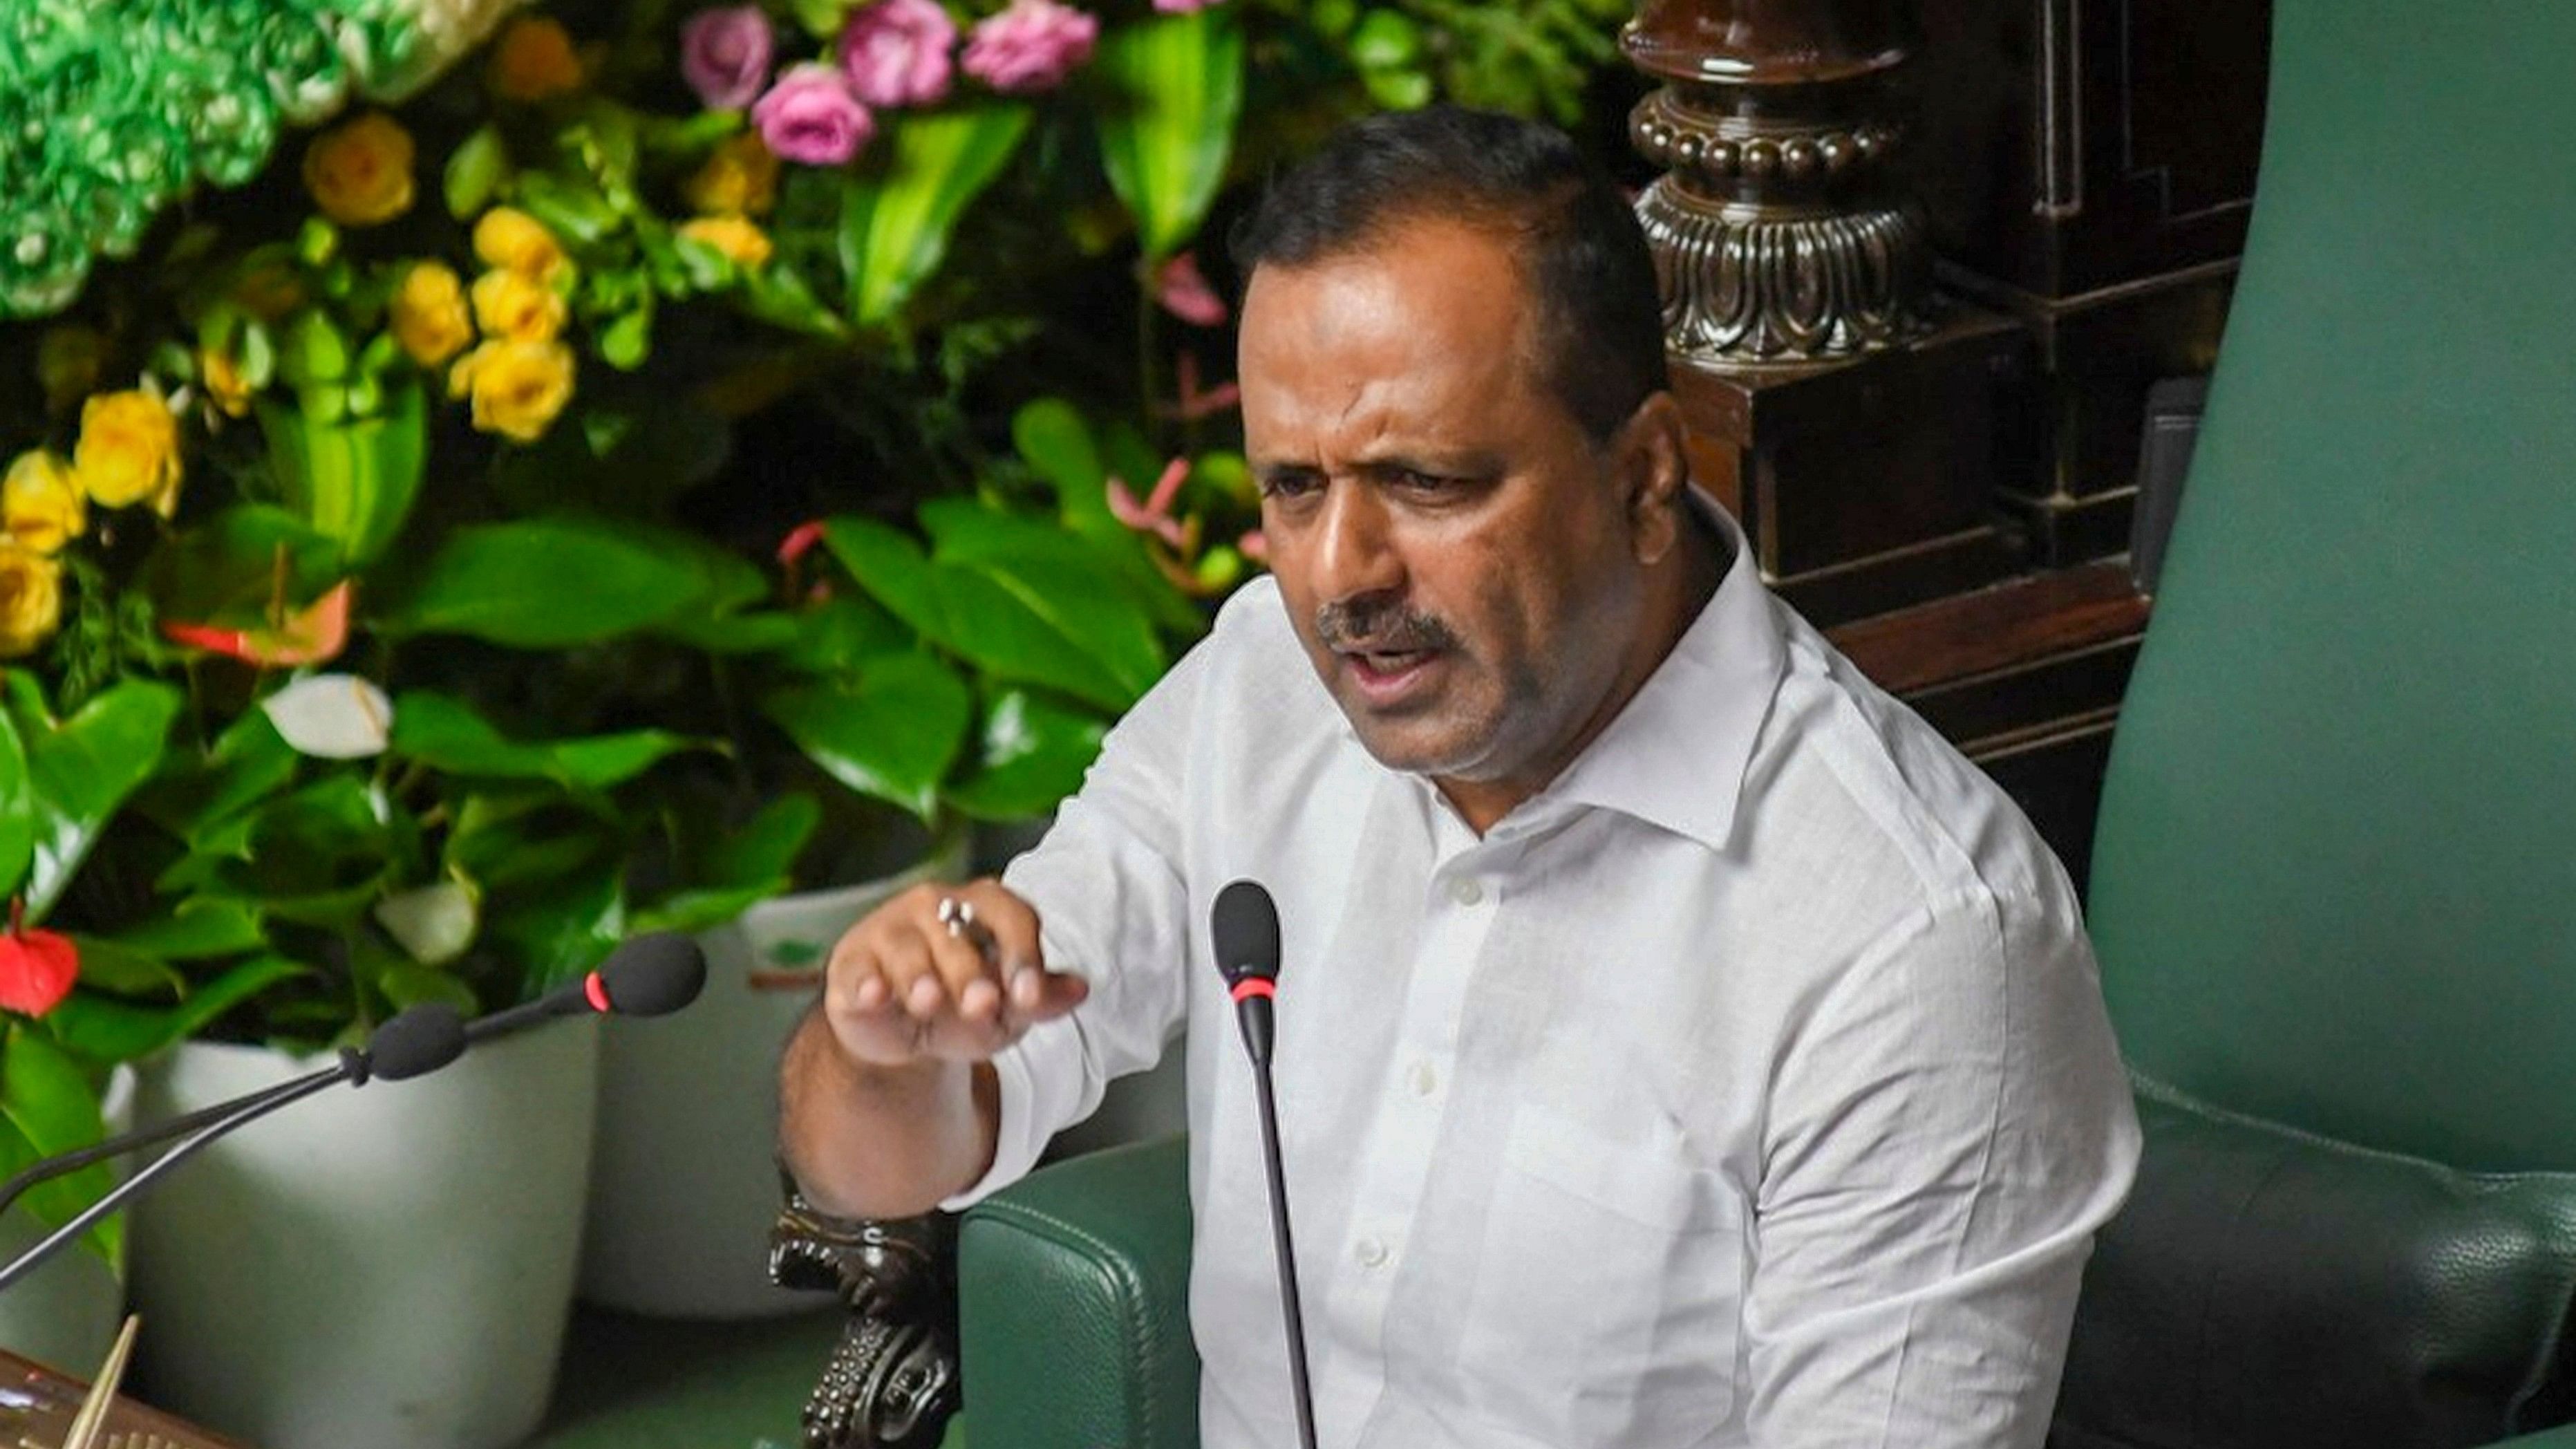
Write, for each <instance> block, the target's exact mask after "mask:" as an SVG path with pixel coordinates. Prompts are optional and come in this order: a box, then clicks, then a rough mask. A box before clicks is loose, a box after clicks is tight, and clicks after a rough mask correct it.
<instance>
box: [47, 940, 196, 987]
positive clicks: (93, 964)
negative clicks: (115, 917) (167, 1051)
mask: <svg viewBox="0 0 2576 1449" xmlns="http://www.w3.org/2000/svg"><path fill="white" fill-rule="evenodd" d="M72 944H73V945H75V946H77V947H79V949H80V983H81V985H83V986H94V987H96V988H98V989H99V990H101V991H113V992H115V993H116V994H117V995H119V996H169V997H172V998H176V997H177V996H178V995H179V994H180V992H182V991H183V990H185V989H186V988H187V984H188V983H187V980H186V978H184V977H182V976H181V975H180V974H179V973H178V972H177V971H175V970H172V969H171V967H170V964H169V963H168V962H166V961H163V960H161V959H160V958H159V957H157V956H152V955H149V954H147V953H145V952H142V951H137V950H135V949H133V948H132V947H130V946H126V945H123V944H121V943H119V942H115V941H109V940H103V939H101V938H99V937H96V936H83V935H74V936H73V937H72Z"/></svg>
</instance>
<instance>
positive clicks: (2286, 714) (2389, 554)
mask: <svg viewBox="0 0 2576 1449" xmlns="http://www.w3.org/2000/svg"><path fill="white" fill-rule="evenodd" d="M2272 54H2273V80H2272V90H2271V95H2270V102H2269V105H2270V111H2269V120H2268V123H2267V124H2268V129H2267V131H2266V134H2265V138H2264V152H2263V165H2262V173H2261V181H2260V186H2259V188H2258V191H2257V196H2256V202H2255V211H2254V221H2253V230H2252V235H2251V237H2250V238H2249V240H2248V243H2247V249H2246V256H2245V263H2244V274H2243V278H2242V282H2241V285H2240V287H2239V290H2238V292H2237V294H2236V301H2235V308H2234V312H2233V314H2232V316H2231V318H2230V320H2229V323H2228V330H2227V338H2226V343H2225V346H2224V348H2223V349H2222V351H2221V354H2220V360H2219V365H2218V371H2217V375H2216V378H2215V380H2214V382H2213V385H2212V390H2211V397H2210V402H2209V411H2208V415H2207V419H2206V422H2205V425H2204V428H2203V430H2202V433H2201V436H2200V441H2199V444H2198V450H2197V452H2196V454H2195V455H2194V458H2193V463H2192V471H2191V477H2190V482H2189V485H2188V489H2187V491H2186V494H2185V498H2184V501H2183V505H2182V515H2181V518H2180V520H2179V522H2178V524H2177V526H2176V530H2175V535H2174V538H2173V541H2172V545H2171V551H2170V553H2169V554H2168V556H2167V559H2166V562H2165V565H2164V572H2163V576H2162V579H2161V591H2160V596H2159V598H2158V599H2157V603H2156V614H2155V619H2154V622H2153V624H2152V625H2151V626H2150V627H2149V630H2148V636H2147V643H2146V648H2145V652H2144V654H2143V656H2142V658H2141V659H2140V661H2139V665H2138V671H2137V675H2136V679H2135V681H2134V683H2133V684H2132V686H2131V690H2130V694H2129V699H2128V703H2127V705H2126V706H2125V708H2124V710H2123V713H2122V716H2121V720H2120V727H2119V734H2118V738H2117V741H2116V744H2115V746H2114V750H2113V754H2112V761H2111V775H2110V780H2109V783H2108V786H2107V789H2106V792H2105V798H2104V801H2103V807H2102V817H2101V824H2100V827H2099V831H2098V834H2097V837H2096V845H2095V854H2094V865H2093V877H2092V879H2093V887H2092V890H2093V926H2094V935H2095V940H2096V943H2097V945H2098V946H2099V948H2100V952H2101V956H2102V966H2103V980H2104V989H2105V992H2106V994H2107V995H2108V997H2109V999H2110V1003H2111V1009H2112V1015H2113V1018H2114V1021H2115V1022H2116V1024H2117V1026H2118V1028H2119V1031H2120V1035H2121V1040H2122V1044H2123V1047H2124V1049H2125V1050H2126V1051H2127V1053H2128V1055H2129V1057H2130V1060H2131V1062H2132V1063H2133V1065H2134V1066H2136V1067H2137V1068H2138V1069H2140V1070H2142V1071H2144V1072H2146V1073H2148V1074H2149V1075H2151V1076H2155V1077H2159V1078H2162V1079H2164V1080H2166V1081H2168V1082H2170V1083H2172V1084H2174V1085H2176V1086H2179V1087H2181V1088H2183V1089H2185V1090H2187V1091H2190V1092H2192V1093H2194V1094H2196V1095H2198V1096H2200V1097H2202V1098H2204V1099H2208V1100H2211V1101H2214V1102H2217V1103H2220V1104H2223V1105H2226V1106H2230V1107H2234V1108H2238V1109H2240V1110H2244V1111H2249V1112H2254V1113H2257V1114H2260V1115H2263V1116H2266V1117H2270V1118H2273V1119H2275V1120H2280V1121H2284V1122H2288V1123H2291V1124H2294V1125H2298V1126H2302V1127H2306V1128H2309V1129H2311V1130H2314V1131H2319V1132H2323V1133H2327V1134H2329V1135H2333V1136H2336V1137H2341V1138H2344V1139H2346V1140H2350V1141H2355V1142H2360V1143H2364V1144H2368V1145H2372V1146H2377V1147H2384V1148H2389V1149H2392V1150H2399V1151H2406V1152H2412V1153H2415V1154H2418V1155H2423V1156H2429V1157H2432V1158H2435V1159H2437V1160H2440V1161H2444V1162H2448V1163H2450V1164H2452V1165H2454V1166H2459V1167H2518V1168H2540V1167H2552V1168H2576V0H2456V3H2447V4H2425V3H2422V0H2279V4H2278V7H2277V10H2276V15H2275V32H2274V42H2273V52H2272Z"/></svg>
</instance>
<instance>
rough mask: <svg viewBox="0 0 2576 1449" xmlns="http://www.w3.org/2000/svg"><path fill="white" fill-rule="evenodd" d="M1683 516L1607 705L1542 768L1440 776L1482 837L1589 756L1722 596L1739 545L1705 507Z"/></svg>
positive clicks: (1446, 793) (1445, 791)
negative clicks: (1477, 776) (1490, 775)
mask: <svg viewBox="0 0 2576 1449" xmlns="http://www.w3.org/2000/svg"><path fill="white" fill-rule="evenodd" d="M1682 518H1683V519H1684V526H1683V532H1682V539H1681V543H1680V545H1679V546H1678V547H1676V548H1675V549H1674V550H1673V552H1672V554H1671V555H1669V556H1668V557H1667V558H1666V560H1665V561H1664V563H1663V564H1662V565H1660V566H1658V567H1657V568H1656V569H1655V570H1653V571H1652V572H1651V573H1650V574H1649V576H1648V580H1647V601H1646V608H1645V611H1644V615H1643V618H1642V621H1641V623H1640V627H1639V629H1638V636H1637V647H1636V648H1634V649H1632V650H1630V651H1629V656H1628V660H1627V662H1626V664H1625V665H1624V666H1623V667H1622V668H1621V669H1620V671H1619V673H1618V675H1617V676H1616V677H1615V678H1614V679H1612V681H1611V684H1610V688H1609V689H1608V690H1607V691H1605V692H1604V693H1603V695H1602V697H1601V703H1600V705H1599V707H1597V708H1596V709H1594V710H1593V712H1592V714H1591V715H1590V716H1589V717H1587V718H1586V719H1585V721H1584V725H1583V728H1582V729H1580V730H1578V731H1576V732H1575V734H1574V735H1573V736H1572V737H1571V738H1570V739H1569V740H1568V741H1567V742H1566V743H1565V744H1564V745H1563V746H1561V747H1560V748H1559V749H1558V750H1557V751H1556V752H1555V753H1554V754H1553V755H1551V756H1550V757H1549V759H1548V760H1547V762H1546V763H1545V764H1544V765H1543V766H1541V767H1540V768H1539V769H1536V770H1532V771H1528V772H1526V773H1524V774H1522V775H1520V776H1518V777H1516V778H1513V779H1508V780H1441V779H1435V780H1433V781H1432V783H1433V784H1434V785H1437V786H1438V787H1439V789H1440V793H1441V795H1442V796H1443V797H1444V798H1446V799H1447V800H1448V802H1449V805H1450V808H1451V809H1453V810H1455V811H1457V812H1458V818H1459V819H1460V820H1462V821H1464V822H1465V823H1466V825H1467V828H1468V829H1470V830H1473V831H1474V832H1476V834H1477V835H1478V836H1479V837H1481V836H1483V835H1484V834H1485V833H1486V832H1487V831H1489V830H1491V829H1493V828H1494V827H1495V826H1496V825H1498V824H1500V823H1502V820H1503V818H1504V817H1505V816H1507V815H1509V814H1511V813H1512V812H1513V811H1514V810H1517V809H1519V808H1520V806H1521V802H1523V801H1525V800H1527V799H1529V798H1530V797H1531V796H1533V795H1536V794H1538V793H1539V792H1540V791H1542V790H1544V789H1546V788H1547V787H1548V786H1549V785H1551V784H1554V783H1555V782H1556V778H1557V777H1558V776H1559V775H1562V774H1564V773H1565V771H1566V767H1568V766H1570V765H1572V764H1573V763H1574V762H1575V761H1576V760H1578V759H1581V758H1582V757H1583V752H1584V751H1585V750H1587V749H1589V748H1591V746H1592V742H1593V741H1594V740H1595V739H1598V738H1599V737H1600V735H1601V732H1602V731H1603V730H1606V729H1608V728H1609V727H1610V722H1611V721H1612V720H1614V719H1617V718H1618V717H1619V712H1620V711H1621V710H1623V709H1626V708H1627V707H1628V701H1630V700H1632V699H1634V698H1636V697H1637V691H1639V690H1641V689H1643V688H1645V687H1646V681H1647V680H1649V679H1652V678H1654V676H1655V671H1656V670H1657V669H1660V668H1662V667H1663V663H1664V660H1665V659H1666V658H1667V657H1669V656H1670V655H1671V654H1672V652H1673V647H1674V646H1675V645H1677V644H1679V643H1681V641H1682V636H1683V635H1684V634H1687V633H1689V632H1690V627H1691V625H1692V624H1694V623H1696V622H1697V621H1698V619H1699V616H1700V612H1701V611H1702V610H1704V609H1706V608H1707V607H1708V602H1709V600H1711V599H1713V598H1715V597H1716V596H1717V590H1718V586H1719V585H1720V584H1722V583H1724V582H1725V581H1726V572H1727V570H1728V569H1729V568H1730V567H1732V566H1733V565H1734V562H1735V557H1734V549H1733V547H1732V546H1731V545H1730V544H1729V542H1728V540H1727V537H1726V534H1725V533H1724V531H1723V530H1721V529H1719V528H1718V527H1717V526H1716V525H1715V524H1713V523H1711V522H1710V521H1709V520H1708V519H1707V517H1706V516H1704V515H1703V514H1702V513H1701V512H1700V510H1699V509H1698V508H1697V507H1687V508H1684V509H1683V510H1682Z"/></svg>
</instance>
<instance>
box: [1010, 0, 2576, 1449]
mask: <svg viewBox="0 0 2576 1449" xmlns="http://www.w3.org/2000/svg"><path fill="white" fill-rule="evenodd" d="M2273 65H2274V78H2273V84H2272V91H2271V100H2270V107H2271V109H2270V122H2269V131H2268V134H2267V137H2266V142H2265V148H2266V149H2265V153H2264V161H2263V173H2262V180H2261V188H2260V193H2259V203H2258V205H2257V208H2256V214H2255V222H2254V233H2253V237H2252V240H2251V242H2250V243H2249V247H2248V252H2247V256H2246V260H2245V268H2244V274H2243V279H2242V285H2241V289H2240V291H2239V293H2238V295H2237V300H2236V304H2235V312H2234V314H2233V319H2232V321H2231V323H2230V327H2229V332H2228V338H2227V343H2226V348H2225V351H2224V354H2223V360H2222V363H2221V365H2220V367H2219V370H2218V375H2217V378H2216V381H2215V384H2214V387H2213V395H2212V397H2211V400H2210V405H2209V412H2208V415H2207V419H2206V424H2205V428H2204V432H2203V435H2202V438H2201V441H2200V444H2199V452H2198V455H2197V457H2196V458H2195V460H2194V466H2193V470H2192V475H2191V479H2190V482H2189V485H2188V494H2187V497H2186V500H2185V502H2184V505H2183V508H2182V514H2181V519H2180V522H2179V524H2178V528H2177V533H2176V536H2175V538H2174V540H2173V543H2172V551H2171V553H2170V555H2169V557H2168V559H2167V562H2166V564H2165V568H2164V572H2163V575H2162V581H2161V583H2162V595H2161V597H2160V598H2159V599H2158V602H2157V608H2156V616H2155V620H2154V623H2153V625H2152V627H2151V629H2150V631H2149V637H2148V642H2147V647H2146V652H2145V655H2144V657H2143V659H2142V660H2141V662H2140V665H2139V669H2138V673H2137V677H2136V681H2135V683H2134V685H2133V686H2132V689H2131V693H2130V696H2129V702H2128V705H2127V708H2126V710H2125V712H2124V714H2123V717H2122V720H2121V724H2120V733H2119V738H2118V742H2117V747H2116V750H2115V753H2114V757H2113V762H2112V776H2111V781H2110V785H2109V791H2108V796H2107V799H2106V801H2105V804H2104V808H2103V816H2102V821H2101V826H2100V836H2099V842H2098V845H2097V848H2096V854H2095V860H2094V867H2093V909H2094V929H2095V935H2096V939H2097V941H2098V943H2099V947H2100V952H2101V957H2102V961H2103V971H2104V982H2105V990H2106V992H2107V994H2108V996H2109V998H2110V1002H2111V1006H2112V1009H2113V1013H2114V1017H2115V1019H2116V1021H2117V1024H2118V1026H2119V1029H2120V1032H2121V1035H2122V1040H2123V1042H2124V1044H2125V1047H2126V1049H2127V1051H2128V1052H2129V1053H2130V1055H2131V1059H2132V1065H2133V1066H2134V1067H2135V1068H2136V1069H2137V1070H2138V1071H2139V1072H2140V1074H2141V1075H2142V1077H2143V1078H2146V1079H2148V1080H2149V1081H2150V1082H2151V1083H2154V1084H2159V1085H2151V1086H2149V1087H2148V1088H2147V1089H2146V1090H2145V1091H2144V1092H2143V1093H2142V1101H2141V1109H2142V1114H2143V1115H2144V1116H2145V1118H2146V1121H2147V1123H2148V1129H2149V1142H2148V1151H2147V1160H2146V1164H2145V1167H2144V1169H2143V1171H2142V1176H2141V1180H2140V1189H2139V1192H2138V1194H2137V1195H2136V1197H2135V1198H2133V1200H2132V1204H2131V1207H2130V1209H2129V1210H2128V1211H2127V1212H2125V1213H2124V1214H2123V1216H2122V1217H2121V1219H2120V1220H2119V1221H2118V1222H2117V1223H2116V1224H2114V1226H2113V1227H2112V1228H2111V1229H2110V1230H2109V1231H2108V1232H2106V1234H2105V1235H2104V1239H2103V1242H2102V1245H2101V1248H2100V1249H2099V1251H2098V1252H2097V1254H2096V1257H2095V1259H2094V1263H2093V1269H2092V1271H2091V1272H2090V1273H2089V1274H2088V1279H2087V1287H2086V1296H2085V1302H2084V1306H2083V1308H2082V1309H2081V1310H2080V1312H2079V1315H2078V1322H2077V1329H2076V1337H2075V1344H2074V1348H2073V1350H2072V1353H2071V1356H2070V1367H2069V1374H2068V1390H2067V1395H2066V1398H2065V1400H2064V1401H2063V1402H2062V1404H2061V1411H2062V1412H2061V1416H2060V1423H2059V1432H2058V1442H2059V1443H2060V1444H2062V1445H2065V1446H2068V1449H2092V1446H2110V1445H2119V1446H2154V1449H2236V1446H2245V1449H2252V1446H2253V1445H2256V1444H2262V1445H2265V1446H2267V1449H2293V1446H2299V1445H2309V1444H2335V1445H2339V1446H2381V1449H2401V1446H2402V1449H2416V1446H2419V1445H2432V1444H2473V1443H2480V1442H2486V1441H2489V1440H2493V1439H2497V1438H2500V1437H2502V1436H2503V1435H2504V1434H2505V1433H2507V1432H2510V1430H2512V1429H2513V1428H2516V1427H2527V1426H2529V1425H2531V1424H2534V1423H2541V1422H2551V1421H2553V1420H2554V1419H2555V1418H2563V1417H2565V1416H2566V1415H2567V1414H2568V1412H2569V1411H2570V1409H2571V1408H2576V1406H2571V1405H2569V1404H2567V1403H2565V1402H2562V1401H2560V1400H2558V1399H2557V1397H2556V1396H2557V1395H2558V1394H2559V1393H2560V1392H2561V1391H2563V1390H2564V1389H2565V1387H2566V1375H2565V1373H2564V1368H2565V1363H2564V1359H2565V1358H2566V1348H2567V1336H2566V1335H2565V1334H2564V1333H2563V1332H2562V1330H2563V1329H2564V1327H2565V1326H2566V1325H2565V1324H2564V1321H2563V1320H2564V1318H2565V1316H2566V1309H2567V1304H2568V1302H2569V1299H2570V1295H2571V1293H2576V1271H2571V1270H2570V1269H2569V1267H2568V1265H2569V1264H2570V1263H2571V1262H2576V1180H2571V1179H2568V1178H2561V1177H2558V1176H2555V1175H2553V1174H2554V1173H2559V1172H2568V1171H2571V1170H2576V0H2451V3H2445V4H2428V3H2423V0H2278V5H2277V10H2276V39H2275V45H2274V52H2273ZM1183 1163H1184V1153H1183V1151H1182V1149H1181V1146H1180V1144H1178V1143H1176V1142H1175V1143H1165V1144H1159V1145H1154V1146H1149V1147H1145V1148H1140V1149H1131V1150H1128V1151H1125V1152H1122V1153H1115V1154H1106V1155H1102V1156H1098V1157H1092V1158H1086V1159H1082V1160H1079V1161H1076V1162H1073V1163H1069V1164H1066V1165H1064V1166H1062V1167H1058V1168H1055V1169H1051V1170H1050V1171H1048V1172H1046V1173H1042V1174H1040V1175H1038V1176H1037V1177H1035V1178H1033V1179H1032V1180H1030V1181H1029V1182H1028V1183H1026V1184H1024V1185H1023V1186H1022V1187H1020V1188H1019V1189H1018V1190H1016V1191H1014V1192H1011V1193H1008V1194H1004V1195H1002V1196H1001V1197H1000V1198H998V1199H996V1200H995V1201H993V1202H992V1203H990V1204H988V1205H986V1206H984V1207H981V1208H979V1209H977V1210H976V1211H975V1212H974V1213H973V1214H971V1215H970V1217H969V1218H968V1220H967V1222H966V1224H965V1227H964V1230H963V1236H962V1262H961V1279H962V1285H961V1286H962V1313H963V1328H962V1349H963V1358H964V1365H965V1367H964V1376H965V1377H964V1382H965V1391H966V1399H967V1403H968V1411H967V1416H966V1417H967V1423H968V1427H969V1432H970V1434H971V1435H972V1437H973V1438H974V1440H975V1441H976V1442H977V1443H978V1444H980V1445H995V1446H1003V1445H1007V1446H1012V1449H1045V1446H1053V1445H1065V1446H1081V1449H1091V1446H1098V1445H1119V1446H1126V1449H1175V1446H1184V1445H1191V1444H1194V1443H1195V1442H1196V1435H1195V1420H1194V1393H1195V1365H1194V1363H1193V1361H1192V1359H1191V1357H1190V1351H1189V1344H1188V1335H1187V1329H1186V1317H1185V1308H1184V1305H1185V1293H1184V1285H1185V1280H1186V1276H1187V1271H1186V1262H1187V1252H1188V1214H1187V1209H1186V1204H1185V1203H1184V1201H1183V1192H1182V1187H1183V1182H1184V1177H1185V1172H1184V1166H1183ZM2521 1442H2523V1443H2526V1444H2528V1445H2540V1444H2544V1443H2545V1444H2549V1445H2554V1446H2560V1449H2576V1431H2571V1432H2562V1433H2559V1434H2554V1435H2547V1436H2542V1437H2539V1438H2533V1439H2530V1440H2527V1441H2521Z"/></svg>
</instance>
